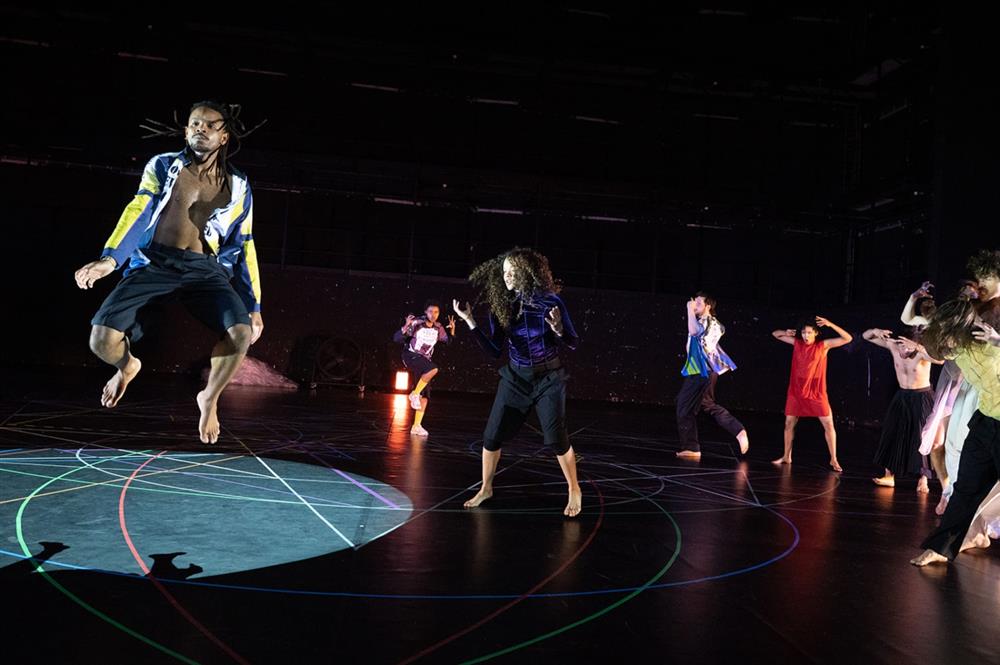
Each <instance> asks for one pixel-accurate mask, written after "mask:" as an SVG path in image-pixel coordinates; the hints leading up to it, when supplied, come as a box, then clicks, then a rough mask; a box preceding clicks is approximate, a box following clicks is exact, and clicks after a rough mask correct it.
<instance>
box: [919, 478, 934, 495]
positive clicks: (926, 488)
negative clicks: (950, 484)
mask: <svg viewBox="0 0 1000 665" xmlns="http://www.w3.org/2000/svg"><path fill="white" fill-rule="evenodd" d="M930 493H931V486H930V485H929V484H928V483H927V476H920V480H918V481H917V494H930Z"/></svg>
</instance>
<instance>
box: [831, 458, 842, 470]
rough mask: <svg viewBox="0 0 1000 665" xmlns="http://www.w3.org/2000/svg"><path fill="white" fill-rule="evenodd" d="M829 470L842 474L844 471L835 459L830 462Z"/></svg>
mask: <svg viewBox="0 0 1000 665" xmlns="http://www.w3.org/2000/svg"><path fill="white" fill-rule="evenodd" d="M830 468H831V469H833V470H834V471H836V472H837V473H843V471H844V467H842V466H840V462H838V461H837V460H835V459H832V460H830Z"/></svg>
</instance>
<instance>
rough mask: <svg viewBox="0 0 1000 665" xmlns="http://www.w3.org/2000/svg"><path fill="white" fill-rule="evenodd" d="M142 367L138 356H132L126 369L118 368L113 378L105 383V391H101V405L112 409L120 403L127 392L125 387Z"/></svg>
mask: <svg viewBox="0 0 1000 665" xmlns="http://www.w3.org/2000/svg"><path fill="white" fill-rule="evenodd" d="M140 369H142V363H141V362H139V359H138V358H136V357H135V356H132V357H131V358H130V359H129V361H128V362H127V363H126V364H125V369H120V370H117V371H116V372H115V375H114V376H112V377H111V380H110V381H108V382H107V383H106V384H104V392H103V393H101V405H102V406H106V407H107V408H109V409H110V408H111V407H113V406H114V405H116V404H118V400H120V399H121V398H122V395H124V394H125V388H127V387H128V384H130V383H131V382H132V379H134V378H135V376H136V374H138V373H139V370H140Z"/></svg>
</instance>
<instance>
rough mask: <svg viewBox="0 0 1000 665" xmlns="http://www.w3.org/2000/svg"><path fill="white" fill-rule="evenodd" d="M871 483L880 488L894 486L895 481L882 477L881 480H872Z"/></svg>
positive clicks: (890, 477) (891, 478)
mask: <svg viewBox="0 0 1000 665" xmlns="http://www.w3.org/2000/svg"><path fill="white" fill-rule="evenodd" d="M872 482H873V483H875V484H876V485H879V486H881V487H895V486H896V479H895V478H894V477H892V476H882V477H881V478H872Z"/></svg>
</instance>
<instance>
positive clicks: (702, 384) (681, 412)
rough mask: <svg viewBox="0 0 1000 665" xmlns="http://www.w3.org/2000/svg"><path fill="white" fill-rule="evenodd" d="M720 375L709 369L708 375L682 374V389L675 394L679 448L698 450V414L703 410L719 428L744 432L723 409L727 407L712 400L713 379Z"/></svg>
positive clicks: (734, 433)
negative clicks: (713, 419) (710, 371)
mask: <svg viewBox="0 0 1000 665" xmlns="http://www.w3.org/2000/svg"><path fill="white" fill-rule="evenodd" d="M718 379H719V375H718V374H716V373H715V372H712V373H711V374H710V375H709V376H702V375H700V374H698V375H696V376H685V377H684V381H683V383H682V384H681V391H680V393H678V395H677V433H678V435H679V436H680V440H681V448H683V449H684V450H695V451H697V450H701V446H700V445H699V443H698V413H699V412H700V411H704V412H705V413H707V414H708V415H710V416H712V417H713V418H715V422H717V423H718V424H719V427H721V428H722V429H724V430H726V431H727V432H729V433H730V434H732V435H733V436H736V435H737V434H739V433H740V432H742V431H743V429H744V427H743V424H742V423H741V422H740V421H739V420H737V419H736V418H735V417H733V414H731V413H729V411H727V410H726V407H724V406H722V405H721V404H719V403H717V402H716V401H715V382H716V381H718Z"/></svg>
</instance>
